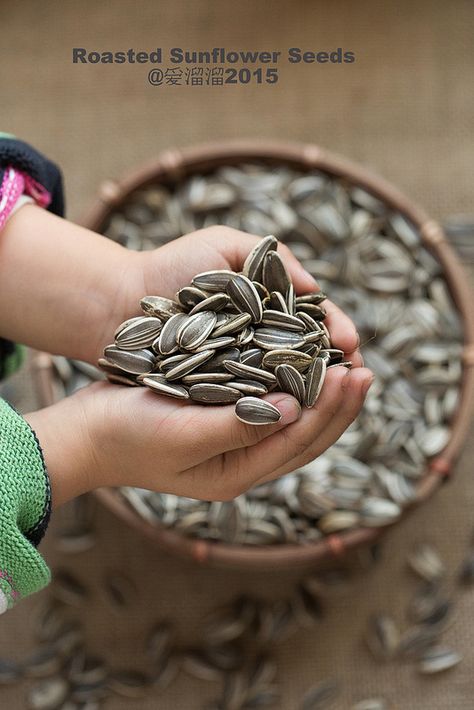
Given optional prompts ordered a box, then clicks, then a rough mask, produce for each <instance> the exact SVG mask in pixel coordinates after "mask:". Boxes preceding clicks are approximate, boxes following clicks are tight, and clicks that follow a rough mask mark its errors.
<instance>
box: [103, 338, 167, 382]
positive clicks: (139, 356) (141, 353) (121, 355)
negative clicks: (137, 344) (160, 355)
mask: <svg viewBox="0 0 474 710" xmlns="http://www.w3.org/2000/svg"><path fill="white" fill-rule="evenodd" d="M104 354H105V356H106V358H107V360H108V361H109V362H110V363H112V365H114V366H115V367H118V368H119V370H122V371H124V372H127V373H130V374H131V375H141V374H143V373H146V372H151V370H152V368H153V365H154V364H155V358H154V356H153V355H152V354H151V353H150V352H148V350H133V351H131V352H128V351H126V350H120V349H119V348H117V347H116V346H115V345H108V346H107V347H106V348H105V350H104Z"/></svg>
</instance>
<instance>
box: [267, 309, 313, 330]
mask: <svg viewBox="0 0 474 710" xmlns="http://www.w3.org/2000/svg"><path fill="white" fill-rule="evenodd" d="M262 324H263V325H265V326H268V327H270V328H272V327H273V328H282V329H283V330H292V331H297V332H298V331H303V330H304V329H305V325H304V323H303V322H302V321H301V320H300V319H299V318H297V317H296V316H290V314H289V313H282V312H281V311H273V310H270V309H269V310H266V311H264V312H263V317H262Z"/></svg>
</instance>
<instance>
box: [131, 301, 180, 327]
mask: <svg viewBox="0 0 474 710" xmlns="http://www.w3.org/2000/svg"><path fill="white" fill-rule="evenodd" d="M140 306H141V308H142V311H143V312H144V313H146V314H147V315H150V316H156V317H157V318H159V319H160V320H162V321H166V320H168V318H171V316H174V315H175V314H176V313H182V312H183V309H182V307H181V306H180V304H179V303H176V301H172V300H171V299H170V298H164V297H163V296H145V297H144V298H142V300H141V301H140Z"/></svg>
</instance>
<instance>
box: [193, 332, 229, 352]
mask: <svg viewBox="0 0 474 710" xmlns="http://www.w3.org/2000/svg"><path fill="white" fill-rule="evenodd" d="M235 344H236V342H235V338H234V337H232V335H222V336H221V337H220V338H208V339H207V340H205V341H204V342H203V343H202V344H201V345H199V346H198V347H197V348H193V350H194V352H195V353H200V352H202V351H203V350H218V349H219V348H228V347H229V346H231V345H235Z"/></svg>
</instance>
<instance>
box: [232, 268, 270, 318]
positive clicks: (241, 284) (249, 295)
mask: <svg viewBox="0 0 474 710" xmlns="http://www.w3.org/2000/svg"><path fill="white" fill-rule="evenodd" d="M226 291H227V293H228V295H229V296H230V298H231V299H232V303H233V304H234V305H235V307H236V308H237V309H238V310H239V311H241V312H242V313H249V314H250V316H251V318H252V322H253V323H259V322H260V321H261V320H262V313H263V310H262V302H261V300H260V296H259V295H258V293H257V290H256V288H255V286H254V285H253V283H252V282H251V281H250V279H248V278H247V277H246V276H243V275H242V274H238V275H236V276H234V278H233V279H232V280H231V281H229V283H228V284H227V288H226Z"/></svg>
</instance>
